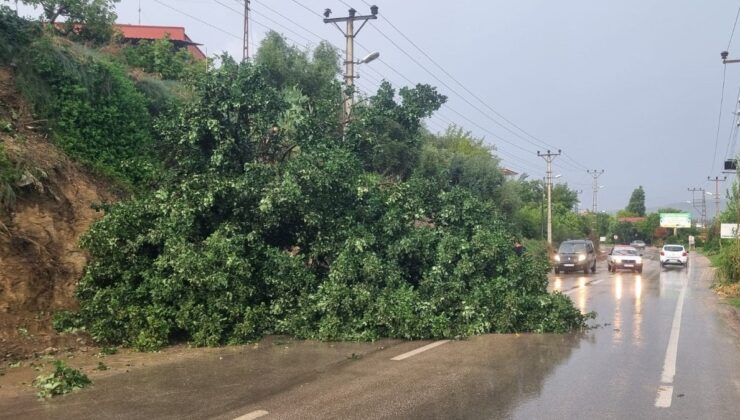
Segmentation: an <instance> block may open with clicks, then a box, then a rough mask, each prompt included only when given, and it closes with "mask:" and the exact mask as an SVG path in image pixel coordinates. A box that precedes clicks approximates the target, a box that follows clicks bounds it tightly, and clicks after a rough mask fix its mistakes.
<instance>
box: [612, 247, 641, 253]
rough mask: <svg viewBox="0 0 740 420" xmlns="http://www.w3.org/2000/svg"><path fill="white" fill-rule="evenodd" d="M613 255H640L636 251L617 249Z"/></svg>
mask: <svg viewBox="0 0 740 420" xmlns="http://www.w3.org/2000/svg"><path fill="white" fill-rule="evenodd" d="M612 254H613V255H639V253H638V252H637V250H636V249H629V248H617V249H615V250H614V251H612Z"/></svg>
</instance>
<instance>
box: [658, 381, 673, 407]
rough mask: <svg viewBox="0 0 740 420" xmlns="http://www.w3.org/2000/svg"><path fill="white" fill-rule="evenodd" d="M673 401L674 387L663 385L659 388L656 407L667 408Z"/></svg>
mask: <svg viewBox="0 0 740 420" xmlns="http://www.w3.org/2000/svg"><path fill="white" fill-rule="evenodd" d="M671 401H673V387H672V386H670V385H661V386H659V387H658V397H657V398H655V406H656V407H661V408H667V407H670V406H671Z"/></svg>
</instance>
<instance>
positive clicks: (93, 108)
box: [18, 37, 157, 185]
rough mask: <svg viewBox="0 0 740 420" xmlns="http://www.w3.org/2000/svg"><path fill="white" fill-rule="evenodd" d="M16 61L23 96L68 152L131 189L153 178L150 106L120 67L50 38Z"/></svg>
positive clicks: (154, 168)
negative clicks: (44, 119)
mask: <svg viewBox="0 0 740 420" xmlns="http://www.w3.org/2000/svg"><path fill="white" fill-rule="evenodd" d="M19 60H22V63H21V64H20V67H21V70H22V71H20V72H19V73H18V83H19V87H20V88H21V91H22V92H23V93H24V96H26V97H27V98H28V99H29V100H30V101H31V102H32V104H33V105H34V109H35V111H36V112H37V113H38V114H39V115H41V116H44V117H46V118H48V119H49V120H50V121H51V122H50V129H51V130H52V132H53V138H54V140H55V142H56V143H57V144H58V145H59V146H60V147H61V148H62V149H63V150H64V151H65V152H66V153H68V154H69V155H70V156H72V157H74V158H77V159H78V160H81V161H82V162H84V163H87V164H89V165H91V166H92V167H93V168H95V169H96V170H98V171H99V172H101V173H103V174H105V175H110V176H114V177H116V178H118V179H122V180H124V181H126V182H128V183H130V184H133V185H141V184H144V183H146V182H147V181H149V180H150V179H152V178H154V174H155V173H156V172H157V164H156V162H157V161H156V159H155V157H156V154H155V153H154V151H155V149H154V142H153V139H152V134H151V127H152V121H151V119H150V116H149V114H148V111H147V107H146V105H147V102H148V101H147V100H146V98H145V97H144V96H143V95H142V94H141V93H139V92H138V91H137V90H136V88H135V86H134V83H133V82H132V81H131V80H130V79H129V78H128V77H127V76H126V74H125V72H124V70H123V69H122V68H121V67H120V66H118V65H116V64H114V63H112V62H110V61H107V60H105V59H102V58H97V57H95V56H93V55H91V54H86V51H85V50H84V49H81V48H73V47H72V46H71V45H70V44H68V43H66V42H63V41H60V40H56V39H54V38H50V37H40V38H37V39H36V40H35V41H34V42H33V43H32V44H31V45H30V47H29V48H28V50H26V51H25V53H24V55H23V58H22V59H19Z"/></svg>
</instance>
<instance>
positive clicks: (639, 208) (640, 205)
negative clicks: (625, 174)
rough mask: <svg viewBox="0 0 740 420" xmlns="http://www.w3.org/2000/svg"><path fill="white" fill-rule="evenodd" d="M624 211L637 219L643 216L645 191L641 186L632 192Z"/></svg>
mask: <svg viewBox="0 0 740 420" xmlns="http://www.w3.org/2000/svg"><path fill="white" fill-rule="evenodd" d="M626 210H627V211H629V212H631V213H634V214H635V215H636V216H639V217H642V216H645V190H644V189H642V185H640V186H639V187H637V188H636V189H635V190H634V191H632V195H631V196H630V202H629V204H627V208H626Z"/></svg>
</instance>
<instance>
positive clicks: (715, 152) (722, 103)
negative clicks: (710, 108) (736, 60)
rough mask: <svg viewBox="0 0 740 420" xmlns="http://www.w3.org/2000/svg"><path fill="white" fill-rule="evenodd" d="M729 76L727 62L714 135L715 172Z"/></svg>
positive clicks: (713, 155) (723, 68)
mask: <svg viewBox="0 0 740 420" xmlns="http://www.w3.org/2000/svg"><path fill="white" fill-rule="evenodd" d="M726 78H727V64H725V65H723V66H722V93H721V94H720V97H719V116H718V117H717V133H716V134H715V136H714V154H712V170H711V171H710V172H714V165H715V164H716V163H717V143H719V132H720V128H721V127H722V107H723V106H724V104H725V81H726Z"/></svg>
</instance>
